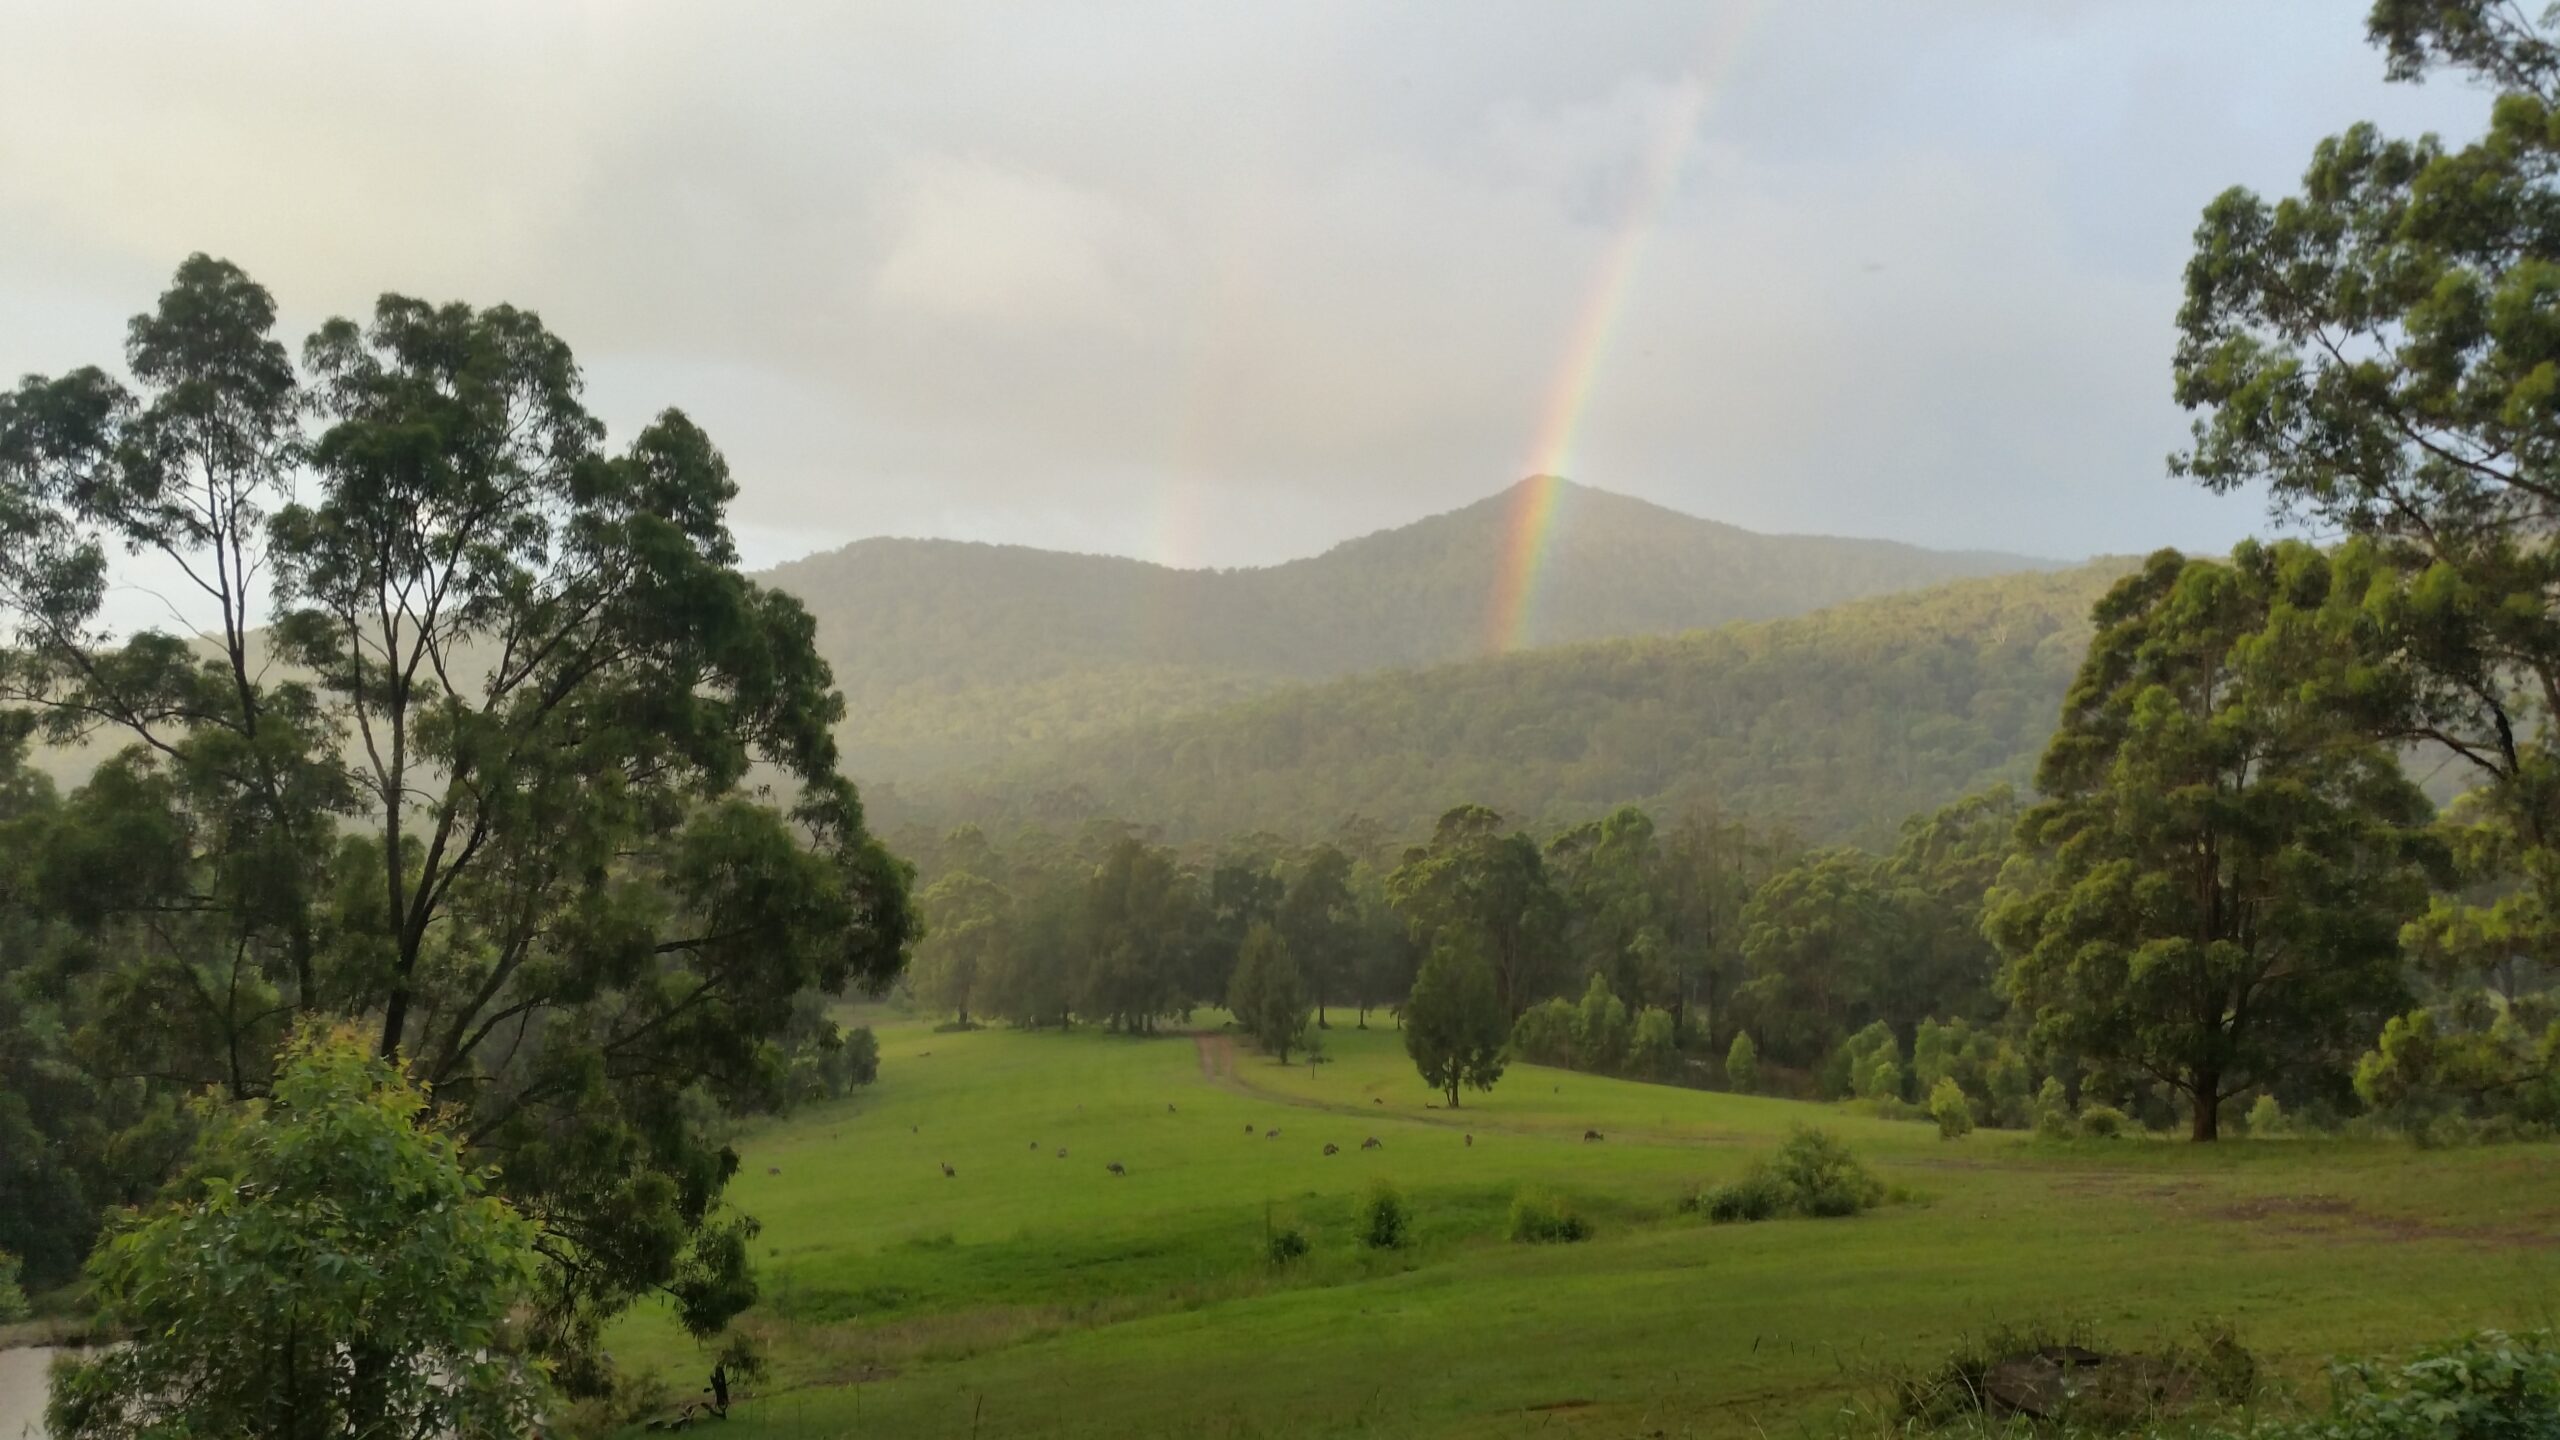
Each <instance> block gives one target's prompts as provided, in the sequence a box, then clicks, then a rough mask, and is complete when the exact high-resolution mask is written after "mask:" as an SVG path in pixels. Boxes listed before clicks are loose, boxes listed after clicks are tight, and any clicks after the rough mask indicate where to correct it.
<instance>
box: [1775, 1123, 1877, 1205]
mask: <svg viewBox="0 0 2560 1440" xmlns="http://www.w3.org/2000/svg"><path fill="white" fill-rule="evenodd" d="M1769 1168H1770V1173H1771V1174H1772V1175H1774V1176H1775V1177H1776V1179H1777V1182H1778V1184H1779V1185H1780V1186H1781V1187H1783V1188H1784V1189H1785V1191H1786V1194H1787V1196H1788V1198H1789V1200H1790V1201H1791V1202H1792V1203H1793V1206H1794V1208H1795V1209H1796V1210H1798V1211H1800V1212H1802V1213H1804V1214H1806V1215H1851V1214H1855V1213H1856V1212H1858V1211H1860V1210H1864V1209H1866V1208H1868V1207H1869V1206H1871V1205H1873V1204H1875V1203H1876V1202H1877V1201H1878V1200H1881V1199H1883V1198H1884V1186H1883V1185H1881V1184H1879V1183H1878V1182H1877V1180H1876V1177H1875V1176H1873V1175H1871V1174H1869V1173H1868V1172H1867V1167H1866V1166H1864V1165H1861V1164H1859V1163H1858V1157H1857V1156H1855V1155H1853V1154H1851V1153H1850V1152H1849V1147H1848V1146H1846V1145H1843V1144H1841V1143H1840V1142H1839V1140H1837V1139H1835V1138H1834V1137H1833V1136H1831V1135H1830V1134H1829V1133H1828V1132H1826V1131H1822V1130H1816V1129H1814V1128H1813V1127H1811V1126H1809V1125H1799V1126H1797V1127H1796V1128H1795V1130H1794V1131H1793V1132H1792V1133H1791V1134H1789V1135H1788V1136H1787V1143H1785V1144H1784V1145H1781V1146H1779V1147H1778V1155H1777V1158H1776V1160H1774V1161H1773V1162H1771V1164H1770V1167H1769Z"/></svg>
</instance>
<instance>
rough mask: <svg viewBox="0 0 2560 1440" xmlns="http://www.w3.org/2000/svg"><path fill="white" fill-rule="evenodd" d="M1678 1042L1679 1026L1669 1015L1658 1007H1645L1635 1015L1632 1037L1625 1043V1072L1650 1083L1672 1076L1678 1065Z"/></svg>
mask: <svg viewBox="0 0 2560 1440" xmlns="http://www.w3.org/2000/svg"><path fill="white" fill-rule="evenodd" d="M1679 1040H1680V1032H1679V1027H1678V1024H1677V1022H1675V1021H1673V1020H1672V1018H1671V1012H1670V1011H1668V1010H1665V1009H1663V1008H1662V1007H1661V1006H1659V1005H1647V1006H1646V1007H1644V1011H1643V1013H1641V1014H1639V1015H1637V1016H1636V1029H1635V1038H1634V1039H1632V1040H1630V1041H1629V1042H1628V1044H1627V1069H1628V1071H1629V1072H1630V1073H1632V1074H1636V1075H1642V1076H1644V1077H1646V1078H1647V1079H1652V1080H1660V1079H1665V1078H1667V1077H1669V1076H1670V1075H1672V1074H1674V1073H1675V1072H1676V1071H1677V1070H1678V1069H1679V1065H1680V1044H1679Z"/></svg>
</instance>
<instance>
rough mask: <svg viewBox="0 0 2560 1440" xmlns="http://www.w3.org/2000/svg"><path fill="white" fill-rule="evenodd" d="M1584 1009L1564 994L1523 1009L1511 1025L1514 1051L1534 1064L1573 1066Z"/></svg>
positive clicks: (1512, 1050) (1512, 1048)
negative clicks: (1575, 1038) (1576, 1033)
mask: <svg viewBox="0 0 2560 1440" xmlns="http://www.w3.org/2000/svg"><path fill="white" fill-rule="evenodd" d="M1581 1026H1582V1011H1581V1009H1580V1008H1579V1007H1577V1006H1576V1005H1575V1004H1574V1003H1573V1002H1572V1001H1570V1000H1567V999H1565V998H1564V997H1563V996H1561V995H1557V996H1553V997H1550V998H1548V999H1546V1000H1541V1001H1539V1002H1538V1003H1537V1004H1535V1005H1532V1006H1530V1007H1529V1008H1528V1009H1526V1010H1523V1011H1521V1012H1520V1018H1519V1020H1518V1021H1516V1022H1515V1023H1514V1024H1513V1025H1512V1027H1511V1052H1512V1053H1513V1054H1515V1055H1517V1056H1519V1057H1520V1058H1521V1059H1523V1060H1526V1061H1528V1062H1529V1063H1530V1064H1532V1065H1557V1066H1568V1067H1569V1066H1571V1065H1572V1064H1573V1063H1574V1059H1575V1051H1574V1036H1575V1032H1576V1031H1578V1030H1579V1029H1581Z"/></svg>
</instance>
